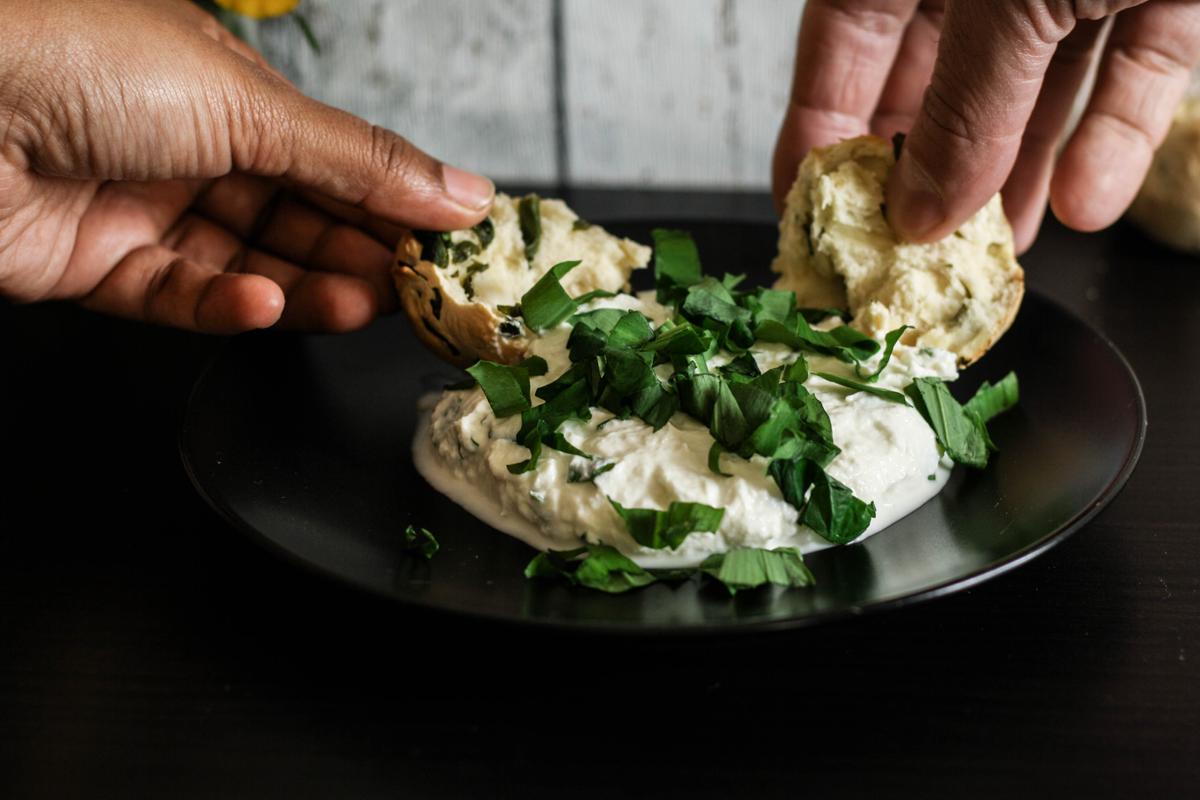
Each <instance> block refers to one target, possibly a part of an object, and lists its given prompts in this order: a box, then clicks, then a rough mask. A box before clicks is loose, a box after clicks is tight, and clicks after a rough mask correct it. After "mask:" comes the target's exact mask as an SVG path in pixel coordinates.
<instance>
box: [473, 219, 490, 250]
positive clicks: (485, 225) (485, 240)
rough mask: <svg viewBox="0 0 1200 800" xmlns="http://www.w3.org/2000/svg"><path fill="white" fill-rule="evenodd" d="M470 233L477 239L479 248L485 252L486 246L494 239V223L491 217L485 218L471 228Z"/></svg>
mask: <svg viewBox="0 0 1200 800" xmlns="http://www.w3.org/2000/svg"><path fill="white" fill-rule="evenodd" d="M471 231H472V232H473V233H474V234H475V235H476V236H477V237H479V246H480V248H482V249H484V250H487V249H488V245H490V244H491V243H492V240H493V239H495V238H496V223H494V222H492V218H491V217H485V218H484V220H483V222H481V223H479V224H478V225H476V226H475V227H474V228H471Z"/></svg>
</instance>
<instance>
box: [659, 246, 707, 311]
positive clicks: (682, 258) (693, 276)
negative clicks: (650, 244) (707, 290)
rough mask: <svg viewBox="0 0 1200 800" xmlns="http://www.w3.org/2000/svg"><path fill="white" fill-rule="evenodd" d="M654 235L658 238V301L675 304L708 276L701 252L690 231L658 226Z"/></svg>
mask: <svg viewBox="0 0 1200 800" xmlns="http://www.w3.org/2000/svg"><path fill="white" fill-rule="evenodd" d="M651 235H652V236H653V237H654V285H655V287H656V289H657V297H658V302H660V303H672V302H675V301H676V300H678V299H679V298H681V297H682V296H683V294H684V293H685V292H686V290H687V288H688V287H689V286H691V285H692V284H695V283H699V282H700V279H701V278H702V277H704V275H703V273H702V272H701V269H700V253H699V252H698V251H697V250H696V243H695V242H693V241H692V236H691V234H689V233H688V232H687V231H679V230H668V229H666V228H655V229H654V230H653V231H652V232H651Z"/></svg>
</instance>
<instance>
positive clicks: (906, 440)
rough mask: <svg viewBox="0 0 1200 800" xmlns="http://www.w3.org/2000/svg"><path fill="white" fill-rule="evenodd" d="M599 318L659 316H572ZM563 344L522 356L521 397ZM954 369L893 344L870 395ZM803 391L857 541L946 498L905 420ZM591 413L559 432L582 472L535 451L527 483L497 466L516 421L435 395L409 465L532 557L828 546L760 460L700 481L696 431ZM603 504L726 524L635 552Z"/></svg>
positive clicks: (825, 386) (918, 436) (621, 304)
mask: <svg viewBox="0 0 1200 800" xmlns="http://www.w3.org/2000/svg"><path fill="white" fill-rule="evenodd" d="M597 308H620V309H627V310H636V311H639V312H641V313H642V314H643V315H645V316H646V317H647V318H648V319H649V320H650V321H651V323H652V324H653V325H654V326H657V325H659V324H661V323H662V322H663V321H664V320H666V319H667V318H668V317H670V316H671V310H670V309H668V308H666V307H664V306H662V305H660V304H659V303H657V302H655V300H654V298H653V293H652V292H651V293H644V294H641V295H638V296H633V295H617V296H615V297H611V298H605V299H602V300H597V301H594V302H592V303H590V304H589V305H587V306H585V307H584V310H593V309H597ZM838 322H840V321H839V320H837V319H836V318H831V319H829V320H826V321H825V322H824V323H822V324H820V325H817V326H814V327H816V328H820V329H827V328H829V327H832V326H833V325H834V324H837V323H838ZM570 333H571V326H570V325H569V324H568V323H563V324H561V325H559V326H558V327H557V328H555V329H553V330H549V331H545V332H544V333H543V334H542V335H541V336H539V337H536V338H535V339H534V340H533V341H532V343H531V345H530V352H529V354H530V355H531V356H540V357H541V358H543V359H545V360H546V362H547V364H548V365H549V369H548V371H547V373H546V374H545V375H544V376H541V377H536V378H533V379H532V380H531V392H536V390H537V389H538V387H540V386H543V385H545V384H547V383H550V382H551V381H553V380H554V379H555V378H557V377H558V376H559V375H561V374H562V373H563V372H564V371H566V370H567V369H568V368H569V367H570V366H571V362H570V359H569V356H568V351H567V339H568V337H569V336H570ZM750 352H751V354H752V355H753V357H754V359H755V361H756V363H757V364H758V367H759V369H760V370H763V371H766V370H768V369H771V368H774V367H777V366H780V365H782V364H787V363H790V362H791V361H794V360H795V359H796V358H797V356H798V354H797V353H796V352H795V351H794V350H792V349H790V348H788V347H786V346H784V345H774V344H768V343H764V342H758V343H757V344H756V345H755V346H754V347H753V348H752V349H751V350H750ZM722 355H724V354H722ZM806 355H807V358H808V362H809V365H810V367H811V369H812V372H813V373H816V372H827V373H832V374H836V375H843V376H845V377H847V378H851V379H854V378H855V373H854V371H853V367H851V366H850V365H847V364H845V363H843V362H841V361H838V360H837V359H834V358H831V357H824V356H818V355H813V354H811V353H810V354H806ZM880 357H881V355H880V354H876V355H875V356H873V357H872V358H871V359H868V360H866V361H865V362H863V364H862V365H861V366H862V368H863V369H864V370H867V371H872V370H874V369H875V367H876V366H877V364H878V362H879V359H880ZM724 361H728V356H725V357H724ZM955 362H956V357H955V355H954V354H953V353H951V352H949V351H945V350H938V349H933V348H928V347H926V348H916V347H909V346H906V345H902V344H901V345H897V346H896V348H895V351H894V353H893V354H892V357H891V360H890V361H889V362H888V365H887V367H886V369H885V370H884V371H883V374H882V375H881V376H880V377H879V380H878V382H877V383H876V384H875V385H877V386H879V387H880V388H885V389H893V390H897V391H903V389H904V387H905V386H907V385H908V384H909V383H911V382H912V380H913V379H914V378H919V377H932V378H940V379H942V380H947V381H949V380H953V379H954V378H955V377H957V371H956V367H955ZM709 363H710V365H711V366H713V367H716V366H720V365H721V364H722V363H723V361H722V358H721V356H718V357H716V358H713V359H710V362H709ZM659 369H665V370H667V371H665V372H662V373H661V374H660V378H666V377H667V376H668V375H669V370H670V366H669V365H666V366H665V367H660V368H659ZM805 386H806V388H808V390H809V391H811V392H812V393H813V394H814V395H816V397H817V398H818V399H819V400H820V401H821V403H822V405H823V406H824V408H825V411H826V412H827V413H828V415H829V419H830V422H831V423H832V427H833V438H834V442H835V443H836V444H837V446H838V447H840V448H841V453H839V454H838V455H837V457H836V458H834V459H833V461H832V462H831V463H830V464H829V466H828V467H827V468H826V472H827V473H828V474H829V475H830V476H832V477H834V478H836V479H837V480H839V481H841V482H842V483H844V484H846V486H848V487H849V488H850V489H851V490H852V491H853V493H854V495H855V496H856V497H858V498H860V499H862V500H863V501H866V502H874V503H875V507H876V516H875V518H874V519H873V520H872V521H871V524H870V527H868V528H867V530H866V531H865V532H864V533H863V535H862V537H860V539H859V541H861V539H862V538H865V537H866V536H870V535H871V534H874V533H877V532H878V531H880V530H882V529H883V528H886V527H887V526H888V525H891V524H892V523H893V522H895V521H897V520H898V519H900V518H902V517H904V516H905V515H907V514H909V513H910V512H912V511H914V510H915V509H916V508H918V507H919V506H921V505H922V504H924V503H925V502H926V501H927V500H929V499H930V498H931V497H933V496H934V495H936V494H937V493H938V492H939V491H940V490H941V489H942V487H943V486H944V485H945V483H946V481H947V479H948V478H949V475H950V469H951V466H952V464H951V461H950V460H949V458H948V457H945V456H943V455H942V454H941V452H940V448H939V446H938V443H937V439H936V438H935V436H934V433H933V430H932V429H931V428H930V427H929V425H928V424H927V423H926V422H925V420H924V419H922V417H921V415H920V414H919V413H918V412H917V411H916V410H915V409H913V408H912V407H910V406H907V405H901V404H899V403H894V402H890V401H888V400H885V399H883V398H881V397H877V396H875V395H872V394H869V393H867V392H854V391H852V390H850V389H846V388H843V387H841V386H839V385H837V384H834V383H831V382H829V381H826V380H824V379H822V378H820V377H816V376H815V375H811V376H810V377H809V378H808V380H807V381H806V382H805ZM535 397H536V396H535ZM533 402H534V404H535V405H537V404H538V403H540V401H539V400H537V399H534V401H533ZM591 412H592V416H591V419H590V420H588V421H586V422H583V421H578V420H571V421H567V422H565V423H563V425H562V427H561V429H560V430H561V432H562V433H563V434H564V435H565V436H566V438H567V439H568V440H569V441H570V443H571V444H572V445H573V446H574V447H576V448H577V449H579V450H581V451H583V452H585V453H588V454H591V456H592V458H591V459H586V458H583V457H581V456H574V455H570V454H568V453H563V452H560V451H558V450H554V449H550V448H543V450H542V454H541V459H540V462H539V464H538V467H537V469H536V470H533V471H530V472H525V473H522V474H513V473H512V472H510V471H509V469H508V465H509V464H513V463H516V462H519V461H522V460H524V459H527V458H528V457H529V455H530V453H529V450H527V449H526V448H525V447H524V446H522V445H521V444H519V443H518V442H517V441H515V438H516V435H517V432H518V430H519V429H520V426H521V419H520V415H515V416H511V417H507V418H504V419H497V418H496V416H495V414H493V413H492V408H491V406H490V405H489V403H488V400H487V398H486V397H485V396H484V393H483V391H482V390H481V389H480V388H479V387H478V386H476V387H474V388H471V389H466V390H447V391H445V392H443V393H442V394H441V395H440V396H432V397H429V398H426V401H425V402H423V404H422V419H421V423H420V425H419V426H418V430H417V434H416V438H415V440H414V444H413V456H414V461H415V463H416V466H417V469H418V470H419V471H420V473H421V475H422V476H423V477H424V478H425V479H426V481H428V482H429V484H430V485H431V486H433V487H434V488H435V489H437V490H438V491H440V492H441V493H443V494H445V495H446V496H448V497H449V498H450V499H452V500H453V501H454V502H456V503H458V504H459V505H460V506H462V507H463V508H465V509H466V510H467V511H469V512H470V513H471V514H473V515H474V516H476V517H478V518H479V519H480V520H482V521H483V522H485V523H487V524H488V525H490V526H492V527H493V528H496V529H497V530H500V531H504V532H505V533H508V534H510V535H513V536H516V537H518V538H520V539H522V540H524V541H525V542H527V543H528V544H530V545H532V546H534V547H536V548H538V549H542V550H546V549H552V550H569V549H572V548H576V547H579V546H580V545H581V544H584V543H591V544H607V545H610V546H612V547H615V548H617V549H618V550H620V551H621V552H622V553H624V554H625V555H627V556H629V557H630V558H632V559H633V560H634V561H635V562H637V563H638V564H639V565H641V566H643V567H688V566H695V565H696V564H699V563H700V562H701V561H703V560H704V558H705V557H707V556H709V555H710V554H713V553H720V552H726V551H728V550H732V549H735V548H742V547H755V548H768V549H771V548H778V547H794V548H797V549H798V550H800V551H801V552H802V553H808V552H812V551H815V550H819V549H822V548H825V547H829V546H831V545H830V543H829V542H828V541H826V540H825V539H823V538H822V537H820V536H818V535H817V534H816V533H814V532H813V531H812V530H810V529H809V528H808V527H806V526H805V525H803V524H801V523H800V522H799V519H798V517H799V515H798V512H797V510H796V508H794V507H793V506H792V505H790V504H789V503H788V502H787V501H786V500H785V499H784V498H783V496H782V494H781V493H780V490H779V487H778V486H777V485H776V483H775V481H774V480H773V479H772V478H771V476H770V475H768V474H767V465H768V463H769V462H768V459H766V458H763V457H761V456H757V455H755V456H753V457H752V458H750V459H744V458H741V457H739V456H737V455H735V454H725V455H722V456H721V460H720V467H721V469H722V471H724V472H726V473H728V474H729V476H730V477H723V476H721V475H718V474H716V473H714V472H712V471H711V470H710V469H709V466H708V453H709V450H710V448H711V447H712V445H713V437H712V435H711V433H710V432H709V430H708V428H707V427H706V426H705V425H704V424H703V423H701V422H700V421H698V420H696V419H694V418H692V417H690V416H688V415H687V414H685V413H683V412H677V413H675V414H674V416H673V417H672V418H671V419H670V420H669V421H668V422H667V424H665V425H664V426H663V427H661V428H660V429H659V430H657V431H655V430H654V429H653V428H652V427H651V426H649V425H647V424H646V423H645V422H643V421H642V420H640V419H637V418H636V417H631V418H629V419H617V418H615V417H614V415H613V414H612V413H611V412H609V411H606V410H604V409H602V408H592V409H591ZM609 465H611V468H608V469H606V470H605V471H602V472H599V470H601V469H602V468H605V467H608V466H609ZM610 498H611V500H613V501H616V502H617V503H620V504H621V505H622V506H624V507H626V508H655V509H666V508H667V507H668V505H670V503H671V502H672V501H677V500H679V501H688V502H698V503H703V504H705V505H709V506H713V507H716V508H723V509H724V510H725V513H724V516H723V518H722V520H721V524H720V526H719V528H718V530H717V531H716V532H715V533H705V532H697V533H692V534H690V535H688V536H687V538H686V539H684V541H683V542H682V543H681V544H680V545H679V546H678V547H676V548H669V549H663V550H654V549H650V548H646V547H643V546H641V545H639V544H638V543H637V542H636V541H634V540H633V538H632V537H631V536H630V535H629V533H628V531H627V530H626V526H625V522H624V521H623V520H622V519H621V517H620V516H619V515H618V513H617V511H616V510H615V509H614V508H613V506H612V503H611V502H610Z"/></svg>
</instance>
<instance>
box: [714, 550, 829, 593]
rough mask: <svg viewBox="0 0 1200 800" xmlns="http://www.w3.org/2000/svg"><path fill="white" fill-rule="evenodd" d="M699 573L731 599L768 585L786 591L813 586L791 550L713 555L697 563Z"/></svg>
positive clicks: (808, 574)
mask: <svg viewBox="0 0 1200 800" xmlns="http://www.w3.org/2000/svg"><path fill="white" fill-rule="evenodd" d="M700 571H701V572H703V573H704V574H705V575H708V576H710V577H712V578H714V579H715V580H717V581H718V582H719V583H721V584H722V585H723V586H724V587H725V588H726V589H728V590H729V594H730V595H734V594H737V593H738V592H740V591H742V590H745V589H754V588H757V587H759V586H764V585H766V584H768V583H773V584H775V585H776V586H783V587H787V588H795V587H802V586H812V585H813V583H815V580H814V579H813V574H812V573H811V572H809V570H808V567H807V566H805V564H804V558H803V557H802V556H801V555H800V551H799V550H797V549H796V548H794V547H779V548H776V549H774V550H766V549H762V548H755V547H746V548H738V549H736V550H730V551H729V552H726V553H713V554H712V555H710V556H709V557H708V558H706V559H704V561H702V562H701V563H700Z"/></svg>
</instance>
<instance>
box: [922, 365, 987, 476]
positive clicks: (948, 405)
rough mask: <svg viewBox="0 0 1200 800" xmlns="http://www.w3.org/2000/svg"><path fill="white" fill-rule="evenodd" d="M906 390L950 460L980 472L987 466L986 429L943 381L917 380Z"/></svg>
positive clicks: (932, 379) (933, 379)
mask: <svg viewBox="0 0 1200 800" xmlns="http://www.w3.org/2000/svg"><path fill="white" fill-rule="evenodd" d="M904 391H905V392H906V393H907V394H908V396H909V397H911V398H912V401H913V406H915V407H916V409H917V411H918V412H920V414H921V416H922V417H924V418H925V421H926V422H928V423H929V427H931V428H933V433H934V435H935V436H936V437H937V440H938V442H939V443H940V444H941V445H942V448H943V449H944V450H945V451H946V452H947V453H948V454H949V456H950V458H952V459H954V460H955V461H956V462H958V463H959V464H967V465H968V466H972V467H977V468H979V469H983V468H984V467H986V466H987V462H988V437H987V429H986V428H985V427H984V424H983V422H982V420H981V419H980V418H979V417H978V416H976V415H974V414H969V413H967V411H966V410H965V409H963V407H962V406H961V405H959V403H958V401H957V400H955V399H954V396H953V395H951V394H950V389H949V388H947V387H946V384H945V383H944V382H942V381H940V380H938V379H937V378H917V379H915V380H914V381H913V382H912V383H910V384H909V385H908V388H907V389H905V390H904ZM981 402H982V401H981Z"/></svg>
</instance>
